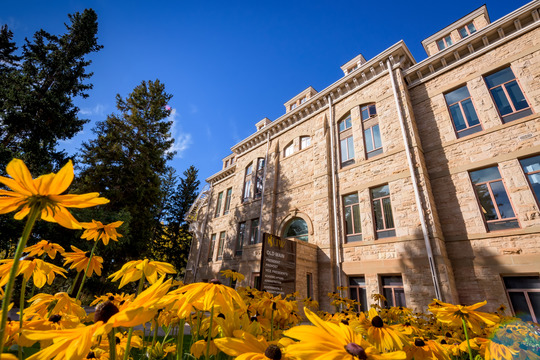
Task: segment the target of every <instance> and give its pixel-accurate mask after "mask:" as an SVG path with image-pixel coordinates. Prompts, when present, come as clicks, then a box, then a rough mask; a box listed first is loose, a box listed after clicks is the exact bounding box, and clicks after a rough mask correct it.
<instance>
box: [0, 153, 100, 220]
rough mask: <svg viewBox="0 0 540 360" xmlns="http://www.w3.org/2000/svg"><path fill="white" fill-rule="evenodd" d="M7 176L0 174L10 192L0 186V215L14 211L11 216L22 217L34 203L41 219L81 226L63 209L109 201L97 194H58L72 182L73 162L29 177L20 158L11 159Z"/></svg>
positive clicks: (7, 168) (1, 181) (2, 181)
mask: <svg viewBox="0 0 540 360" xmlns="http://www.w3.org/2000/svg"><path fill="white" fill-rule="evenodd" d="M6 172H7V173H8V175H9V176H11V179H10V178H7V177H4V176H0V183H2V184H4V185H6V186H7V187H9V188H10V189H11V190H12V191H8V190H1V189H0V214H7V213H9V212H12V211H18V212H17V213H16V214H15V219H17V220H22V219H24V217H25V216H26V215H28V214H29V213H30V209H31V208H32V207H34V206H38V207H39V208H40V209H41V219H42V220H45V221H49V222H56V223H58V224H60V225H62V226H63V227H66V228H69V229H81V225H80V224H79V222H78V221H77V220H76V219H75V218H74V217H73V215H71V213H70V212H69V211H68V210H67V209H66V208H68V207H73V208H86V207H91V206H96V205H101V204H106V203H108V202H109V200H107V199H105V198H102V197H99V194H98V193H88V194H83V195H72V194H66V195H60V194H61V193H63V192H64V191H66V189H67V188H68V186H69V185H70V184H71V182H72V181H73V177H74V174H73V163H72V162H71V161H69V162H68V163H67V164H66V165H64V167H63V168H62V169H60V171H59V172H58V173H57V174H53V173H51V174H48V175H42V176H40V177H38V178H37V179H32V175H31V174H30V171H28V168H27V167H26V165H25V164H24V162H23V161H22V160H19V159H13V160H11V161H10V163H9V164H8V165H7V167H6Z"/></svg>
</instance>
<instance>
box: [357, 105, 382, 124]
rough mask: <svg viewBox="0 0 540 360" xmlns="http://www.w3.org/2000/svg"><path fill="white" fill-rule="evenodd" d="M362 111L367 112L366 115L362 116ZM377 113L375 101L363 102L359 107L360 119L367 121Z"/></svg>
mask: <svg viewBox="0 0 540 360" xmlns="http://www.w3.org/2000/svg"><path fill="white" fill-rule="evenodd" d="M364 111H366V112H367V115H368V116H367V117H365V116H364ZM377 115H378V114H377V104H375V103H369V104H365V105H362V106H361V107H360V116H361V118H362V121H367V120H369V119H371V118H374V117H375V116H377Z"/></svg>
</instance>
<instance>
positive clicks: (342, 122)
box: [338, 114, 352, 133]
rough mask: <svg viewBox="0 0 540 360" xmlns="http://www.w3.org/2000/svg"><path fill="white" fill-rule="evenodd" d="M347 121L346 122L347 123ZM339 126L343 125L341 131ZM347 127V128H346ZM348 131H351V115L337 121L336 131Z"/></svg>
mask: <svg viewBox="0 0 540 360" xmlns="http://www.w3.org/2000/svg"><path fill="white" fill-rule="evenodd" d="M347 120H348V121H347ZM341 124H345V125H344V127H343V129H342V128H341ZM347 125H348V126H347ZM349 129H352V118H351V114H349V115H347V117H345V118H344V119H343V120H340V121H338V130H339V132H340V133H342V132H344V131H347V130H349Z"/></svg>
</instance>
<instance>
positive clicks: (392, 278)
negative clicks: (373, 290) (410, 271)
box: [382, 276, 403, 286]
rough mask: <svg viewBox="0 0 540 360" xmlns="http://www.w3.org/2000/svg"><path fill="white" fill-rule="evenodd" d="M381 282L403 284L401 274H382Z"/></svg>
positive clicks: (387, 284)
mask: <svg viewBox="0 0 540 360" xmlns="http://www.w3.org/2000/svg"><path fill="white" fill-rule="evenodd" d="M382 283H383V285H384V286H403V278H402V277H401V276H383V277H382Z"/></svg>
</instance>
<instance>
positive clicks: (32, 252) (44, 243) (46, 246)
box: [23, 240, 65, 259]
mask: <svg viewBox="0 0 540 360" xmlns="http://www.w3.org/2000/svg"><path fill="white" fill-rule="evenodd" d="M23 251H24V252H25V253H28V255H26V256H27V257H31V256H41V255H43V254H47V255H48V256H49V257H50V258H51V259H54V258H55V257H56V254H57V253H60V254H63V253H64V251H65V250H64V248H63V247H62V246H60V245H58V244H55V243H52V242H50V241H48V240H41V241H40V242H38V243H37V244H35V245H32V246H28V247H26V248H25V249H24V250H23Z"/></svg>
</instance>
